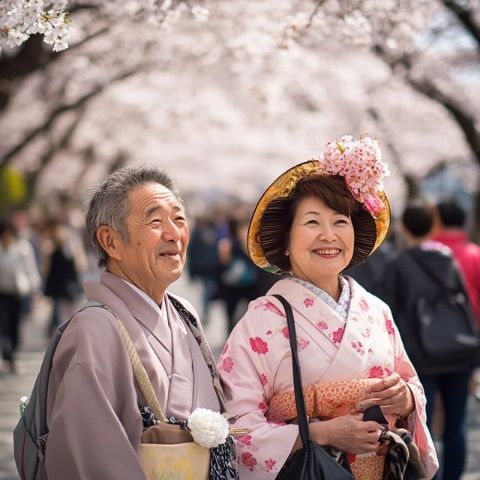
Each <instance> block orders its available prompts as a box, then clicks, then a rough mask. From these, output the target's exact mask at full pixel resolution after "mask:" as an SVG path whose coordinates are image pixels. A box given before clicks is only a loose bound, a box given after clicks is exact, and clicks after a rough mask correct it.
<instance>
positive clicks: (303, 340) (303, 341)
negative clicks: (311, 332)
mask: <svg viewBox="0 0 480 480" xmlns="http://www.w3.org/2000/svg"><path fill="white" fill-rule="evenodd" d="M309 345H310V340H307V339H306V338H301V339H300V340H299V341H298V346H299V347H300V350H305V349H306V348H307V347H308V346H309Z"/></svg>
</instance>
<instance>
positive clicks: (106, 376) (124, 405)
mask: <svg viewBox="0 0 480 480" xmlns="http://www.w3.org/2000/svg"><path fill="white" fill-rule="evenodd" d="M86 224H87V231H88V234H89V236H90V239H91V241H92V243H93V246H94V248H95V251H96V253H97V256H98V263H99V266H100V267H101V268H102V269H104V271H103V272H102V273H101V276H100V280H99V281H93V282H86V283H85V295H86V297H87V299H88V300H89V302H94V303H93V304H92V303H90V304H87V305H84V306H83V307H82V308H81V309H80V311H79V312H78V313H77V314H75V315H74V316H73V317H72V319H71V320H70V321H69V322H68V323H67V324H63V325H62V326H60V327H59V329H58V330H57V332H56V333H55V335H54V337H53V339H52V341H51V343H50V346H49V348H48V350H47V353H46V356H45V360H44V363H43V365H42V369H41V372H40V375H39V377H38V378H37V382H36V384H35V387H34V391H33V394H32V397H31V399H30V403H29V404H28V405H27V407H26V410H25V412H24V416H23V419H21V421H20V422H19V424H18V425H17V428H16V431H15V436H14V437H15V457H16V458H15V459H16V462H17V467H18V469H19V473H20V477H21V479H22V480H33V479H35V480H37V479H38V480H39V479H41V480H44V479H47V478H48V480H67V479H68V480H87V479H89V480H118V479H128V480H146V479H147V478H154V477H153V476H152V475H151V474H150V473H148V474H147V470H146V469H145V470H144V468H143V465H144V464H143V459H142V458H141V457H140V455H139V452H140V451H141V448H143V447H142V445H143V444H145V442H144V437H143V435H142V434H143V433H144V427H147V426H150V427H153V426H155V425H157V426H158V424H157V421H159V422H160V423H162V422H163V424H165V422H169V423H171V422H172V421H173V420H171V419H173V418H175V419H176V420H177V423H178V421H180V422H181V421H184V423H185V421H186V420H187V419H188V418H189V416H190V414H191V412H192V411H193V410H195V409H197V408H198V407H202V408H205V409H209V410H211V411H212V412H210V413H211V414H213V415H214V416H215V418H218V417H220V418H221V419H222V421H224V422H225V420H224V419H223V417H221V416H220V415H218V413H216V412H222V413H223V412H224V408H223V404H224V403H223V394H222V392H221V388H220V384H219V379H218V373H217V370H216V367H215V362H214V359H213V356H212V353H211V351H210V349H209V347H208V344H207V342H206V340H205V338H204V335H203V331H202V327H201V324H200V321H199V319H198V316H197V314H196V312H195V310H194V309H193V307H192V306H191V305H190V303H188V302H187V301H186V300H185V299H183V298H181V297H179V296H176V295H172V294H170V293H168V291H167V288H168V287H169V285H170V284H171V283H172V282H174V281H175V280H177V279H178V278H179V277H180V275H181V274H182V271H183V267H184V264H185V258H186V250H187V246H188V241H189V229H188V224H187V219H186V215H185V211H184V207H183V203H182V200H181V199H180V197H179V194H178V193H177V191H176V189H175V186H174V184H173V182H172V180H171V179H170V177H169V176H168V175H167V174H166V173H165V172H164V171H162V170H160V169H158V168H157V167H154V166H143V167H137V168H128V167H127V168H123V169H121V170H118V171H116V172H114V173H112V174H111V175H110V176H109V177H107V179H106V180H105V181H104V182H103V183H102V184H101V185H99V186H98V187H97V188H96V190H95V191H94V193H93V195H92V197H91V200H90V203H89V207H88V211H87V214H86ZM62 331H63V334H61V332H62ZM132 345H133V348H132ZM53 352H54V354H53ZM138 360H140V362H139V361H138ZM50 361H51V368H50V365H49V362H50ZM141 365H143V367H142V366H141ZM142 368H143V369H144V370H142ZM132 370H133V372H132ZM137 372H140V373H139V374H137ZM134 374H135V375H134ZM137 380H138V383H137ZM142 380H143V383H142ZM46 383H48V392H47V393H45V389H46V388H47V384H46ZM144 392H145V393H144ZM45 396H46V406H45V405H44V402H45ZM32 402H34V403H32ZM44 407H46V420H45V418H43V417H42V413H43V409H44ZM157 412H158V413H157ZM160 414H161V415H160ZM162 417H163V418H162ZM167 419H168V420H167ZM45 421H46V425H42V422H45ZM204 423H206V425H207V427H208V426H209V425H210V423H209V422H208V421H207V420H204ZM167 426H168V427H170V426H171V427H175V425H169V424H168V425H167ZM189 426H190V425H189ZM174 430H175V432H179V431H180V427H178V429H174ZM227 430H228V428H227ZM171 431H172V430H169V432H171ZM169 435H170V436H169ZM172 435H173V434H172ZM172 435H171V434H170V433H168V434H167V435H166V436H167V437H169V438H170V440H169V439H168V438H166V440H164V441H163V442H162V441H157V442H154V441H151V440H150V441H147V442H146V443H148V444H155V443H157V444H158V443H160V444H162V443H172V444H176V445H169V446H171V447H172V448H173V447H175V446H179V445H180V444H179V442H178V440H175V438H172ZM32 437H33V438H32ZM176 438H178V435H177V437H176ZM227 438H228V439H230V437H227ZM225 444H226V448H224V449H223V450H221V451H218V449H217V448H211V449H210V452H209V456H210V475H209V476H208V478H211V479H214V480H217V479H220V478H221V479H222V480H224V479H225V480H235V479H237V478H238V477H237V475H236V467H235V463H234V452H233V448H234V446H233V440H231V442H230V441H229V442H225ZM225 444H224V445H225ZM36 447H38V448H39V451H38V452H37V451H36V450H35V448H36ZM205 448H210V447H206V446H205ZM35 454H38V458H35ZM232 458H233V460H231V459H232ZM186 461H187V463H188V462H189V461H190V460H189V459H187V460H186ZM187 466H188V468H198V466H196V465H193V466H191V465H187ZM207 467H208V464H207ZM155 468H156V467H155ZM161 468H163V467H161ZM179 468H180V467H179ZM39 472H40V473H39ZM155 478H156V477H155ZM162 478H163V477H162ZM202 478H204V477H202Z"/></svg>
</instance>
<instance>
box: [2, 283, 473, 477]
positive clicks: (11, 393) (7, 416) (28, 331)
mask: <svg viewBox="0 0 480 480" xmlns="http://www.w3.org/2000/svg"><path fill="white" fill-rule="evenodd" d="M173 287H174V288H172V291H173V292H176V293H183V294H184V296H185V297H187V298H188V299H189V300H190V301H191V302H192V303H193V304H194V305H195V307H197V308H198V307H199V306H200V292H199V289H198V287H197V286H196V285H192V284H189V283H186V282H185V281H184V280H182V281H180V282H178V283H177V284H175V285H174V286H173ZM186 291H187V292H188V293H187V294H185V292H186ZM47 316H48V304H47V303H46V302H45V301H44V302H40V303H39V304H38V305H37V308H36V310H35V315H34V316H33V318H31V319H30V320H28V321H26V322H25V323H24V325H23V327H24V328H23V348H22V350H21V352H20V353H19V358H18V369H19V373H18V374H17V375H10V374H3V375H1V376H0V480H18V478H19V477H18V474H17V471H16V468H15V463H14V460H13V452H12V431H13V428H14V426H15V424H16V422H17V421H18V415H19V413H18V400H19V398H20V397H21V396H22V395H30V392H31V389H32V386H33V382H34V380H35V377H36V375H37V373H38V369H39V366H40V362H41V359H42V356H43V351H44V349H45V346H46V338H45V334H44V332H45V324H46V318H47ZM225 330H226V322H225V319H224V316H223V312H222V309H221V308H220V305H218V304H214V305H213V308H212V314H211V319H210V323H209V324H208V326H207V327H206V335H207V337H208V340H209V342H210V344H211V346H212V348H213V350H214V353H215V354H216V355H217V356H218V355H219V352H220V350H221V348H222V346H223V343H224V340H225ZM468 427H469V428H468V430H469V433H468V435H469V439H468V450H469V458H468V468H467V473H466V474H465V475H464V476H463V477H462V480H480V402H478V401H477V400H475V399H473V398H472V399H470V404H469V422H468ZM439 447H440V445H439ZM445 480H448V479H445Z"/></svg>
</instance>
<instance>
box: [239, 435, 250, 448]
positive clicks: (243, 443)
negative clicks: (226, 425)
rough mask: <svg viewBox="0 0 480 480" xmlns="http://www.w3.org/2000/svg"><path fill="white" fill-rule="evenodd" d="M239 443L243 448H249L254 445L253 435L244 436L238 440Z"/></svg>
mask: <svg viewBox="0 0 480 480" xmlns="http://www.w3.org/2000/svg"><path fill="white" fill-rule="evenodd" d="M237 443H238V445H239V446H241V447H245V446H247V447H249V446H250V445H251V444H252V436H251V435H244V436H243V437H240V438H239V439H238V440H237Z"/></svg>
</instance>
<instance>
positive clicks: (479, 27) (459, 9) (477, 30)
mask: <svg viewBox="0 0 480 480" xmlns="http://www.w3.org/2000/svg"><path fill="white" fill-rule="evenodd" d="M441 1H442V3H443V4H444V5H445V7H447V8H448V9H449V10H450V11H451V12H453V13H454V14H455V16H456V17H457V18H458V20H459V21H460V22H461V23H462V24H463V26H464V27H465V29H466V30H467V32H468V33H470V35H471V36H472V37H473V38H474V39H475V42H476V43H477V45H478V48H480V24H479V23H478V21H476V19H475V16H474V14H473V11H472V10H471V9H468V8H465V7H463V6H462V5H460V4H459V3H458V2H456V1H455V0H441Z"/></svg>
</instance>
